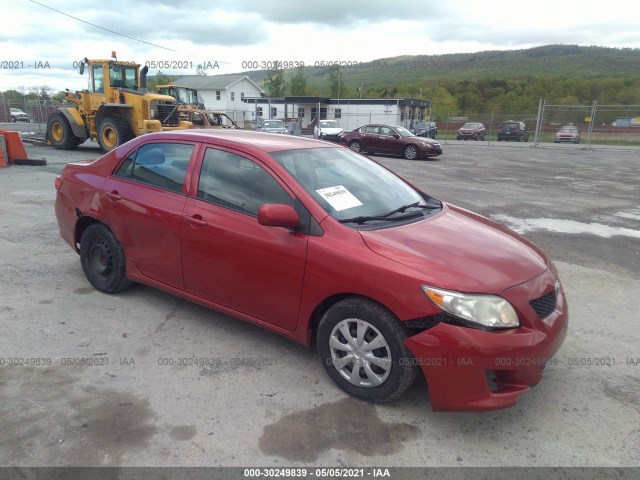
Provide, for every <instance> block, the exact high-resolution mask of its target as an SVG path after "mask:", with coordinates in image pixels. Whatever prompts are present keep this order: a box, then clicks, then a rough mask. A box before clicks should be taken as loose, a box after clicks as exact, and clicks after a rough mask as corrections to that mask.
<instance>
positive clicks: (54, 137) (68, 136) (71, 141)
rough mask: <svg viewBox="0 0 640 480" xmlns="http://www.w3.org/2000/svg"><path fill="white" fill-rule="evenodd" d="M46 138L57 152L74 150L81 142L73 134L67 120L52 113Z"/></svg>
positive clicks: (59, 114) (60, 115)
mask: <svg viewBox="0 0 640 480" xmlns="http://www.w3.org/2000/svg"><path fill="white" fill-rule="evenodd" d="M47 138H48V139H49V141H50V142H51V145H53V146H54V148H57V149H58V150H75V149H76V147H77V146H78V145H80V144H81V143H82V142H83V140H82V139H81V138H79V137H76V136H75V135H74V134H73V130H71V124H69V120H67V117H65V116H64V115H63V114H62V113H60V112H54V113H52V114H51V115H50V116H49V119H48V120H47Z"/></svg>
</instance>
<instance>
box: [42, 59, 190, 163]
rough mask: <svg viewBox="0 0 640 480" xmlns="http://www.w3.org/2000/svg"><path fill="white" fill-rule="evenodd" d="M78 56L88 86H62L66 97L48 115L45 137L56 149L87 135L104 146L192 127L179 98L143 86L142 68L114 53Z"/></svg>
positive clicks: (73, 145)
mask: <svg viewBox="0 0 640 480" xmlns="http://www.w3.org/2000/svg"><path fill="white" fill-rule="evenodd" d="M112 58H113V59H110V60H88V59H86V58H85V59H83V60H82V61H80V62H79V65H80V74H83V73H84V71H85V70H88V73H89V86H88V89H87V90H84V91H81V92H75V93H72V92H71V91H70V90H67V91H66V92H67V94H66V96H65V99H64V100H65V102H64V104H63V106H62V107H59V108H57V109H56V111H55V112H53V113H52V114H51V115H50V116H49V119H48V121H47V139H48V140H49V142H51V144H52V145H53V146H54V147H55V148H57V149H60V150H73V149H75V148H76V147H77V146H78V145H79V144H81V143H82V142H84V141H85V140H87V139H89V138H93V139H96V140H97V141H98V144H99V145H100V148H101V149H102V151H103V152H108V151H110V150H113V149H114V148H116V147H118V146H120V145H122V144H123V143H125V142H127V141H129V140H131V139H132V138H134V137H137V136H139V135H142V134H145V133H149V132H160V131H163V130H178V129H186V128H191V127H192V124H191V123H190V122H188V121H186V120H184V119H181V118H180V112H179V110H178V103H177V102H176V100H175V99H174V98H173V97H171V96H167V95H159V94H157V93H150V92H149V91H148V90H147V71H148V68H147V67H144V68H143V69H142V70H140V65H138V64H136V63H134V62H123V61H118V60H117V59H116V56H115V53H113V54H112Z"/></svg>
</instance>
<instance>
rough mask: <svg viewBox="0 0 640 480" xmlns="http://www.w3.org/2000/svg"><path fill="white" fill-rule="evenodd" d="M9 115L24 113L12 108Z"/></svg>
mask: <svg viewBox="0 0 640 480" xmlns="http://www.w3.org/2000/svg"><path fill="white" fill-rule="evenodd" d="M11 113H24V112H23V111H22V110H20V109H19V108H12V109H11Z"/></svg>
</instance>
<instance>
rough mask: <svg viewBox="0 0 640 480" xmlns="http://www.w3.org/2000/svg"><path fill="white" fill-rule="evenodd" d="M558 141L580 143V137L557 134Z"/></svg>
mask: <svg viewBox="0 0 640 480" xmlns="http://www.w3.org/2000/svg"><path fill="white" fill-rule="evenodd" d="M555 142H556V143H560V142H568V143H578V137H576V136H573V135H572V136H565V135H560V136H557V135H556V140H555Z"/></svg>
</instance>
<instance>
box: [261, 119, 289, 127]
mask: <svg viewBox="0 0 640 480" xmlns="http://www.w3.org/2000/svg"><path fill="white" fill-rule="evenodd" d="M262 128H284V122H283V121H282V120H269V121H266V122H262Z"/></svg>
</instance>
